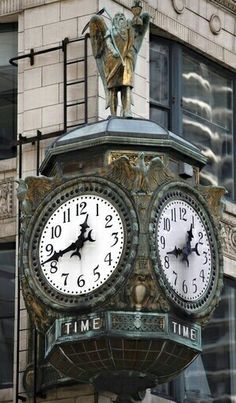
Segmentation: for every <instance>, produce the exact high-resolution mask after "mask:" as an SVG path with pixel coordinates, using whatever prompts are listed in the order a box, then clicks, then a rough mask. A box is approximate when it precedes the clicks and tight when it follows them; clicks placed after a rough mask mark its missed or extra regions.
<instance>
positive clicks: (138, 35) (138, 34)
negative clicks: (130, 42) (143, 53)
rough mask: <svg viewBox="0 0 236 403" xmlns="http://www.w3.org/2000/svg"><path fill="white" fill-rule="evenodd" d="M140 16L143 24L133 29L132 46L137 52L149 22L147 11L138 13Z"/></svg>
mask: <svg viewBox="0 0 236 403" xmlns="http://www.w3.org/2000/svg"><path fill="white" fill-rule="evenodd" d="M140 18H141V20H142V21H143V24H142V25H138V26H135V27H134V29H135V40H134V47H135V50H136V52H137V53H138V52H139V51H140V48H141V45H142V41H143V38H144V36H145V34H146V32H147V29H148V26H149V22H150V15H149V14H148V13H142V14H141V15H140Z"/></svg>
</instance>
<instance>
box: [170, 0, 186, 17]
mask: <svg viewBox="0 0 236 403" xmlns="http://www.w3.org/2000/svg"><path fill="white" fill-rule="evenodd" d="M172 5H173V7H174V9H175V11H176V12H177V13H178V14H182V13H183V12H184V9H185V0H172Z"/></svg>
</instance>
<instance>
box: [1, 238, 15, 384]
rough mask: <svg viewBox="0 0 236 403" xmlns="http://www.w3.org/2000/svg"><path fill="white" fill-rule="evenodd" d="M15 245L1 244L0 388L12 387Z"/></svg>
mask: <svg viewBox="0 0 236 403" xmlns="http://www.w3.org/2000/svg"><path fill="white" fill-rule="evenodd" d="M14 279H15V244H13V243H12V244H0V357H1V362H2V363H4V365H0V388H6V387H9V386H11V385H12V377H13V345H14V344H13V341H14V297H15V295H14V293H15V282H14Z"/></svg>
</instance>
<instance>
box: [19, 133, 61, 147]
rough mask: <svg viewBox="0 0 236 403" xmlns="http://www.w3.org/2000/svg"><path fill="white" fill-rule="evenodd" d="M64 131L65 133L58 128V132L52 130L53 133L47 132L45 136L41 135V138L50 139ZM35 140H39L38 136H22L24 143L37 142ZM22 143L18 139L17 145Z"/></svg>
mask: <svg viewBox="0 0 236 403" xmlns="http://www.w3.org/2000/svg"><path fill="white" fill-rule="evenodd" d="M62 133H64V130H58V131H56V132H51V133H47V134H44V135H43V136H41V140H42V139H43V140H47V139H50V138H53V137H58V136H60V135H61V134H62ZM35 141H37V136H34V137H28V138H27V137H22V144H29V143H31V144H32V143H35ZM19 144H20V142H19V141H18V142H17V145H19Z"/></svg>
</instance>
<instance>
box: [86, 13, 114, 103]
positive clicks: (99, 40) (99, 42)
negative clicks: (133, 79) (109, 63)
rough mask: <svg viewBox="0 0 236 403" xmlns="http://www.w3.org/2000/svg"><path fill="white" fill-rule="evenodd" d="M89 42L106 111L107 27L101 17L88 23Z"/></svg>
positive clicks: (95, 16)
mask: <svg viewBox="0 0 236 403" xmlns="http://www.w3.org/2000/svg"><path fill="white" fill-rule="evenodd" d="M89 30H90V40H91V45H92V51H93V56H94V57H95V60H96V63H97V67H98V71H99V74H100V76H101V79H102V82H103V86H104V90H105V95H106V109H107V108H108V107H109V104H110V100H109V91H108V88H107V80H106V76H105V55H106V41H105V37H106V34H107V30H108V28H107V25H106V23H105V21H104V18H103V17H100V16H99V15H94V16H93V17H92V18H91V20H90V23H89Z"/></svg>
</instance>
